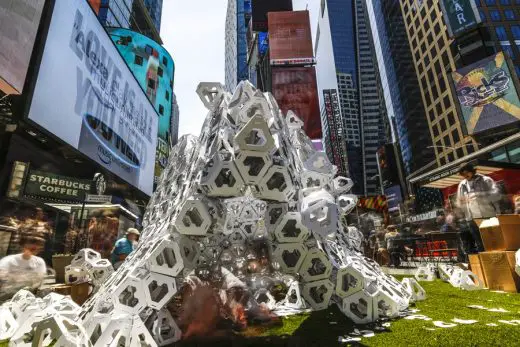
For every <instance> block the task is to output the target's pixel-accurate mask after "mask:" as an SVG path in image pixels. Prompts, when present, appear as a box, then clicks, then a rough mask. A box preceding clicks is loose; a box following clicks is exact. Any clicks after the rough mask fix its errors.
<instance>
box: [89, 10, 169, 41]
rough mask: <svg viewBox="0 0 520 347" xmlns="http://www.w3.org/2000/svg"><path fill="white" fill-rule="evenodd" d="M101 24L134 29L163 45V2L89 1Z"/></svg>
mask: <svg viewBox="0 0 520 347" xmlns="http://www.w3.org/2000/svg"><path fill="white" fill-rule="evenodd" d="M89 2H90V3H91V5H92V7H93V8H94V10H95V11H96V12H97V14H98V18H99V20H100V21H101V24H103V25H104V26H107V27H116V28H125V29H132V30H134V31H137V32H139V33H141V34H143V35H146V36H148V37H150V38H152V39H153V40H155V41H157V42H158V43H162V41H161V37H160V35H159V31H160V27H161V15H162V0H101V1H100V0H89Z"/></svg>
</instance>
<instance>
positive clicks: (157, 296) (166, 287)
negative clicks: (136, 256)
mask: <svg viewBox="0 0 520 347" xmlns="http://www.w3.org/2000/svg"><path fill="white" fill-rule="evenodd" d="M143 285H144V287H145V294H146V299H147V303H148V305H147V306H148V307H151V308H153V309H155V310H160V309H161V308H163V307H164V305H166V304H167V303H168V302H169V301H170V299H171V298H173V296H174V295H175V293H177V285H176V283H175V279H174V278H172V277H168V276H164V275H161V274H158V273H154V272H151V273H150V274H149V275H148V276H147V277H146V278H145V279H144V280H143Z"/></svg>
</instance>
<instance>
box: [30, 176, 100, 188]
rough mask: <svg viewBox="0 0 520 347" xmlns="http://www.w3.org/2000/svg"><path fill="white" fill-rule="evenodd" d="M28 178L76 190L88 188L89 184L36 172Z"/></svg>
mask: <svg viewBox="0 0 520 347" xmlns="http://www.w3.org/2000/svg"><path fill="white" fill-rule="evenodd" d="M29 180H30V181H31V182H38V183H44V184H46V185H49V184H51V185H54V186H59V187H66V188H73V189H76V190H86V191H89V190H90V184H88V183H79V182H74V181H68V180H66V179H57V178H49V177H45V176H40V175H36V174H32V175H31V176H30V177H29Z"/></svg>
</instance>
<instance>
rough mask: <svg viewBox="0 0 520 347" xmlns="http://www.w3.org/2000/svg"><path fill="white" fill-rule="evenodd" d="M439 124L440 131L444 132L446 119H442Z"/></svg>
mask: <svg viewBox="0 0 520 347" xmlns="http://www.w3.org/2000/svg"><path fill="white" fill-rule="evenodd" d="M439 124H440V125H441V131H443V132H444V131H446V129H447V127H446V119H444V118H442V119H441V121H440V123H439Z"/></svg>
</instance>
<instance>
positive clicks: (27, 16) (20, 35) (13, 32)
mask: <svg viewBox="0 0 520 347" xmlns="http://www.w3.org/2000/svg"><path fill="white" fill-rule="evenodd" d="M44 4H45V0H16V1H14V0H13V1H4V0H2V1H1V2H0V90H1V91H2V92H4V93H5V94H21V93H22V90H23V85H24V83H25V77H26V75H27V69H28V67H29V62H30V60H31V54H32V51H33V47H34V41H35V40H36V34H37V33H38V26H39V25H40V19H41V16H42V11H43V6H44Z"/></svg>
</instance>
